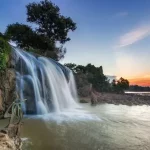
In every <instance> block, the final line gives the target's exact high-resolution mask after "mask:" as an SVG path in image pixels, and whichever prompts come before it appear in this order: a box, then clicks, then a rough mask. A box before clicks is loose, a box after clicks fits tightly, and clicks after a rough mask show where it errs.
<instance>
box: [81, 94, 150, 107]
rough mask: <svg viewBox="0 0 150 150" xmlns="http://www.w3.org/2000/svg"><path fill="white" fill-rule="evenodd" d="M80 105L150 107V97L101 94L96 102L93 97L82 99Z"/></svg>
mask: <svg viewBox="0 0 150 150" xmlns="http://www.w3.org/2000/svg"><path fill="white" fill-rule="evenodd" d="M79 99H80V103H92V104H104V103H107V104H114V105H127V106H136V105H139V106H141V105H150V96H149V95H136V94H126V93H124V94H116V93H99V94H98V95H97V98H96V100H94V102H93V101H91V97H90V96H88V97H80V98H79Z"/></svg>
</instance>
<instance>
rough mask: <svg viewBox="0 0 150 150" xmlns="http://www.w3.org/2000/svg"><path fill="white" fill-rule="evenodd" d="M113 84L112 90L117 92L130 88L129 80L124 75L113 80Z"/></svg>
mask: <svg viewBox="0 0 150 150" xmlns="http://www.w3.org/2000/svg"><path fill="white" fill-rule="evenodd" d="M111 85H112V91H113V92H117V93H123V92H124V90H127V89H129V81H128V80H127V79H124V78H122V77H121V78H120V79H119V80H113V81H112V83H111Z"/></svg>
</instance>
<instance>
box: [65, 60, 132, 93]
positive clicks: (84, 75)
mask: <svg viewBox="0 0 150 150" xmlns="http://www.w3.org/2000/svg"><path fill="white" fill-rule="evenodd" d="M65 66H67V67H68V68H70V69H71V70H72V71H73V73H74V75H75V78H76V83H77V88H78V89H80V88H82V87H84V86H87V85H88V84H92V86H93V89H94V90H96V91H98V92H115V93H122V92H124V90H128V88H129V81H128V80H127V79H124V78H122V77H121V78H120V79H119V80H113V81H112V82H110V80H109V79H108V78H107V76H106V75H104V73H103V67H102V66H99V67H96V66H94V65H92V64H87V65H86V66H82V65H76V64H73V63H68V64H65Z"/></svg>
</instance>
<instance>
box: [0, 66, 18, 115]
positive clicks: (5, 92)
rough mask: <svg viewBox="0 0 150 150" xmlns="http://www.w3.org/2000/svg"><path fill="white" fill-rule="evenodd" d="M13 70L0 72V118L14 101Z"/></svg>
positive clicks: (14, 84) (7, 69)
mask: <svg viewBox="0 0 150 150" xmlns="http://www.w3.org/2000/svg"><path fill="white" fill-rule="evenodd" d="M15 78H16V76H15V70H14V69H13V68H12V67H8V68H6V70H5V71H3V72H0V118H1V117H2V116H3V114H4V112H5V110H6V109H7V108H8V106H9V105H10V104H11V103H12V102H13V101H14V99H15V89H16V83H15Z"/></svg>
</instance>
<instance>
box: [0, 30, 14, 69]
mask: <svg viewBox="0 0 150 150" xmlns="http://www.w3.org/2000/svg"><path fill="white" fill-rule="evenodd" d="M10 51H11V47H10V46H9V44H8V42H7V40H5V39H4V36H3V34H2V33H0V71H4V70H5V69H6V67H7V62H8V59H9V54H10Z"/></svg>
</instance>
